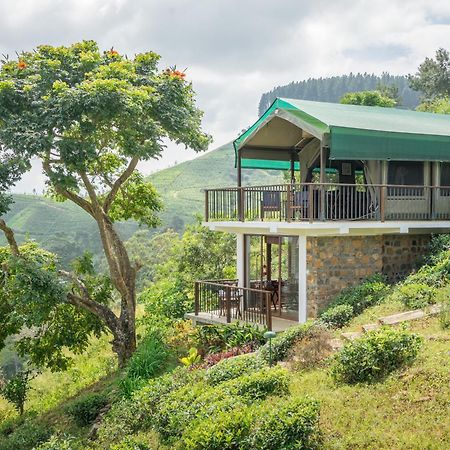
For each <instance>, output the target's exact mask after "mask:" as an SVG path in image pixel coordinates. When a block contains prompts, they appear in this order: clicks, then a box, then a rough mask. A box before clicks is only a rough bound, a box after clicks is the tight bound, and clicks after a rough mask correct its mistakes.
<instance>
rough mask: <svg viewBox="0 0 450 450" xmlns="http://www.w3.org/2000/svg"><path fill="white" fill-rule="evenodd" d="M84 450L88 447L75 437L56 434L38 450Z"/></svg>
mask: <svg viewBox="0 0 450 450" xmlns="http://www.w3.org/2000/svg"><path fill="white" fill-rule="evenodd" d="M84 448H86V447H85V446H84V445H83V444H81V443H80V442H79V441H77V440H76V438H74V437H73V436H68V435H56V434H55V435H53V436H52V437H51V438H50V439H49V440H48V441H46V442H44V443H43V444H41V445H40V446H39V447H37V449H36V450H82V449H84Z"/></svg>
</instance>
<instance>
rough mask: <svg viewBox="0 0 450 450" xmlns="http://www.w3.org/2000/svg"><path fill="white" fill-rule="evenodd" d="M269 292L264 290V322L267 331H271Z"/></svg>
mask: <svg viewBox="0 0 450 450" xmlns="http://www.w3.org/2000/svg"><path fill="white" fill-rule="evenodd" d="M270 298H271V295H270V292H266V324H267V328H268V329H269V331H272V308H271V305H270Z"/></svg>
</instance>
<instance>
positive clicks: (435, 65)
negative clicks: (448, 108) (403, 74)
mask: <svg viewBox="0 0 450 450" xmlns="http://www.w3.org/2000/svg"><path fill="white" fill-rule="evenodd" d="M408 79H409V84H410V86H411V88H412V89H414V90H416V91H420V92H421V93H422V94H423V98H422V101H423V102H430V101H432V100H434V99H435V98H436V97H449V96H450V54H449V52H448V51H447V50H445V49H443V48H439V49H438V50H437V51H436V56H435V59H433V58H425V61H424V62H423V63H422V64H420V66H419V68H418V70H417V72H416V74H415V75H412V74H410V75H408Z"/></svg>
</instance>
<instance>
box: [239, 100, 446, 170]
mask: <svg viewBox="0 0 450 450" xmlns="http://www.w3.org/2000/svg"><path fill="white" fill-rule="evenodd" d="M305 136H309V137H315V138H317V139H319V140H320V141H322V145H325V146H328V147H329V148H330V158H331V159H340V160H351V159H356V160H403V161H404V160H407V161H450V115H445V114H433V113H425V112H417V111H410V110H402V109H395V108H381V107H376V106H357V105H342V104H339V103H324V102H311V101H306V100H294V99H283V98H277V99H276V100H275V101H274V102H273V103H272V105H271V106H270V108H269V109H268V110H267V111H266V112H265V113H264V114H263V115H262V116H261V117H260V118H259V119H258V121H257V122H256V123H255V124H254V125H252V126H251V127H250V128H249V129H248V130H247V131H245V132H244V133H243V134H241V135H240V136H239V137H238V138H237V139H236V140H235V141H234V148H235V151H236V153H237V151H238V150H239V149H243V151H242V160H241V166H242V167H243V168H246V167H247V168H250V167H259V168H274V169H275V168H280V169H287V168H288V167H289V164H290V163H289V159H290V156H289V153H288V152H286V150H289V149H294V148H295V145H296V144H297V143H299V142H301V139H302V137H305ZM279 150H284V151H279ZM277 155H278V156H277Z"/></svg>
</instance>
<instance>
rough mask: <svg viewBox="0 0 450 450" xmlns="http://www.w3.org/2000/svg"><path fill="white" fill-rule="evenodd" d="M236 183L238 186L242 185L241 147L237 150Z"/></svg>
mask: <svg viewBox="0 0 450 450" xmlns="http://www.w3.org/2000/svg"><path fill="white" fill-rule="evenodd" d="M237 185H238V187H241V186H242V154H241V149H239V150H238V160H237Z"/></svg>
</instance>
